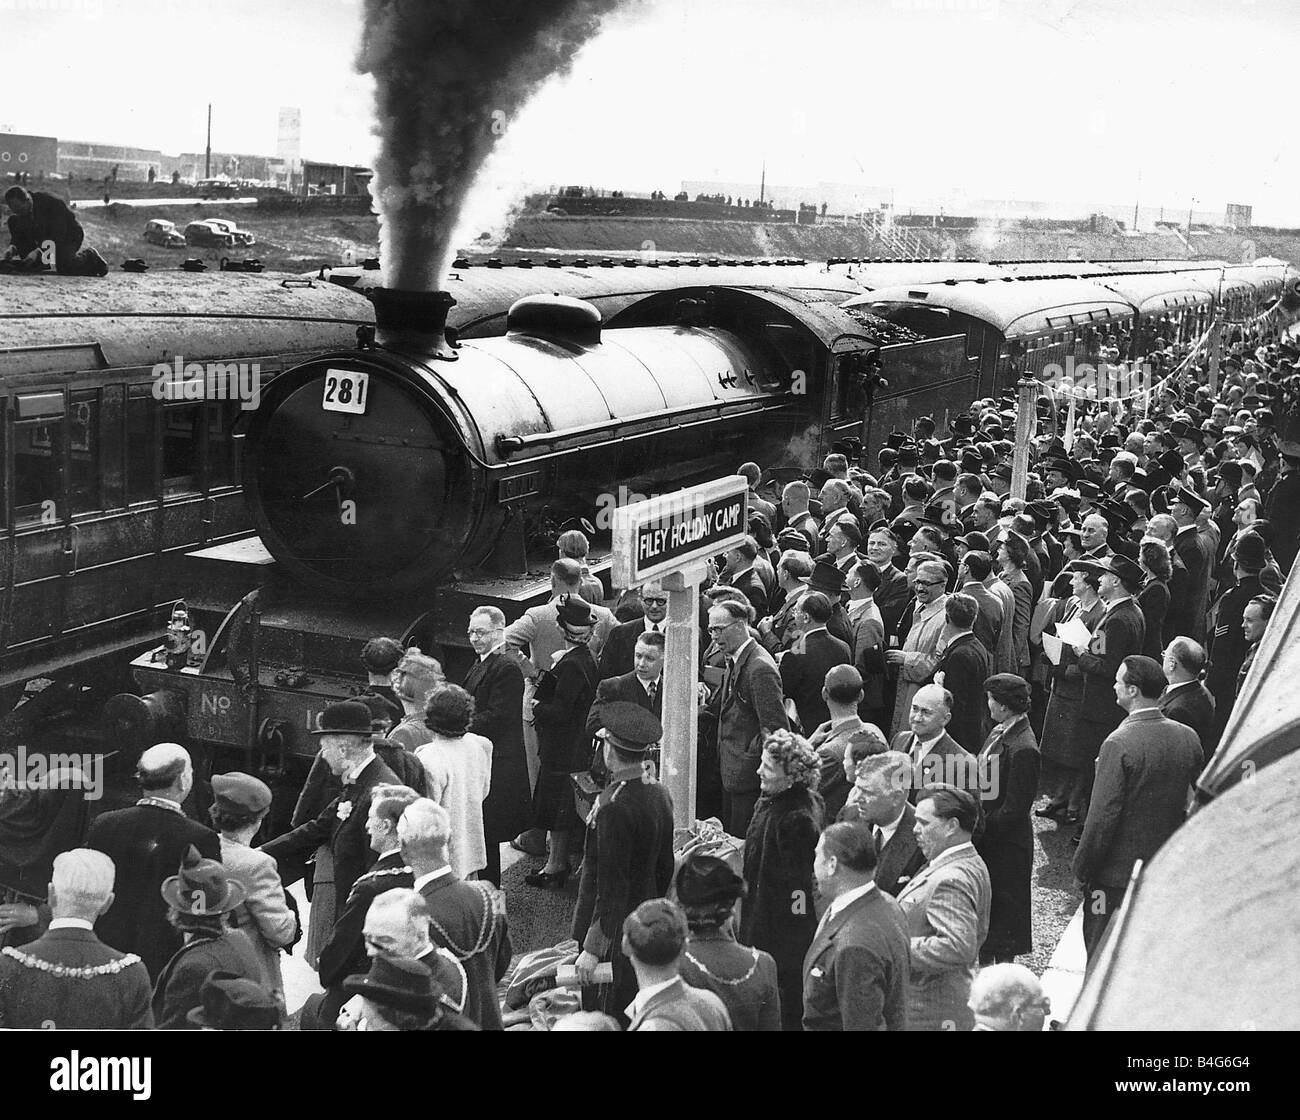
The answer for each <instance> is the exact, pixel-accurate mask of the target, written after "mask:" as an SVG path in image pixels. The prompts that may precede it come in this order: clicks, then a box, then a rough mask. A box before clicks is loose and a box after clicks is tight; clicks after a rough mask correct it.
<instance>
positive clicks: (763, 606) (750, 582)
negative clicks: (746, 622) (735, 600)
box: [718, 537, 768, 618]
mask: <svg viewBox="0 0 1300 1120" xmlns="http://www.w3.org/2000/svg"><path fill="white" fill-rule="evenodd" d="M757 556H758V542H757V541H755V540H754V538H753V537H746V538H745V539H744V540H743V541H741V542H740V543H739V544H738V545H736V546H735V547H733V548H729V549H728V550H727V552H726V557H727V563H726V567H724V568H723V569H722V572H721V573H720V574H719V576H718V582H719V583H722V584H725V585H727V586H728V587H734V588H735V589H736V590H737V591H739V592H740V593H741V594H742V595H744V596H745V598H746V599H748V600H749V605H750V606H751V607H753V608H754V617H755V618H762V617H763V616H764V615H766V614H767V613H768V593H767V587H766V586H765V585H764V583H763V580H762V578H761V577H760V576H759V574H758V572H757V570H756V569H755V567H754V560H755V559H756V558H757Z"/></svg>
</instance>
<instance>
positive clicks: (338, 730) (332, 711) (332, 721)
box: [308, 700, 371, 738]
mask: <svg viewBox="0 0 1300 1120" xmlns="http://www.w3.org/2000/svg"><path fill="white" fill-rule="evenodd" d="M370 732H371V727H370V709H369V708H367V707H366V706H365V705H364V704H363V703H361V701H360V700H343V701H341V702H340V703H338V704H330V705H329V706H328V707H327V708H326V709H325V712H324V714H323V715H322V716H321V717H320V726H319V727H317V728H313V729H312V730H311V731H309V732H308V734H309V735H364V736H365V737H366V738H369V737H370Z"/></svg>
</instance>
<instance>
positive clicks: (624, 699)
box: [587, 631, 667, 738]
mask: <svg viewBox="0 0 1300 1120" xmlns="http://www.w3.org/2000/svg"><path fill="white" fill-rule="evenodd" d="M666 644H667V643H666V640H665V638H664V635H663V634H662V633H652V632H649V631H643V632H642V633H641V635H640V637H638V638H637V641H636V650H635V653H634V654H633V657H632V670H631V672H628V673H622V674H620V675H619V676H617V677H609V678H607V679H606V680H603V681H601V682H600V684H598V685H597V686H596V699H595V700H594V701H592V705H591V711H590V712H589V713H588V715H587V733H588V734H589V735H591V736H592V738H595V737H596V736H597V735H598V734H599V733H600V731H601V729H602V728H604V727H605V715H604V712H605V707H606V705H609V704H636V705H637V706H638V707H641V708H644V709H645V710H646V711H648V712H652V713H654V717H655V718H656V719H658V718H659V714H660V712H662V711H663V705H664V698H663V671H664V648H665V646H666Z"/></svg>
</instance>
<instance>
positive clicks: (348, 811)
mask: <svg viewBox="0 0 1300 1120" xmlns="http://www.w3.org/2000/svg"><path fill="white" fill-rule="evenodd" d="M338 814H339V820H340V821H345V820H347V819H348V817H350V816H352V802H351V801H340V802H339V808H338Z"/></svg>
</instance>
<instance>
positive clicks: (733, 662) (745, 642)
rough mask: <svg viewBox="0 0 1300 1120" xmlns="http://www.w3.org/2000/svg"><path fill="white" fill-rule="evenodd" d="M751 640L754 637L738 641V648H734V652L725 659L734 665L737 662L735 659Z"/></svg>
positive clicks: (737, 658)
mask: <svg viewBox="0 0 1300 1120" xmlns="http://www.w3.org/2000/svg"><path fill="white" fill-rule="evenodd" d="M753 640H754V639H753V638H752V637H747V638H746V639H745V640H744V641H743V642H741V643H740V648H739V649H738V650H736V652H735V653H733V654H732V655H731V656H730V657H728V658H727V660H728V661H730V662H731V663H732V664H733V665H734V664H735V663H736V662H737V660H739V658H740V655H741V654H742V653H744V652H745V649H746V647H747V646H749V644H750V643H751V642H753Z"/></svg>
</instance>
